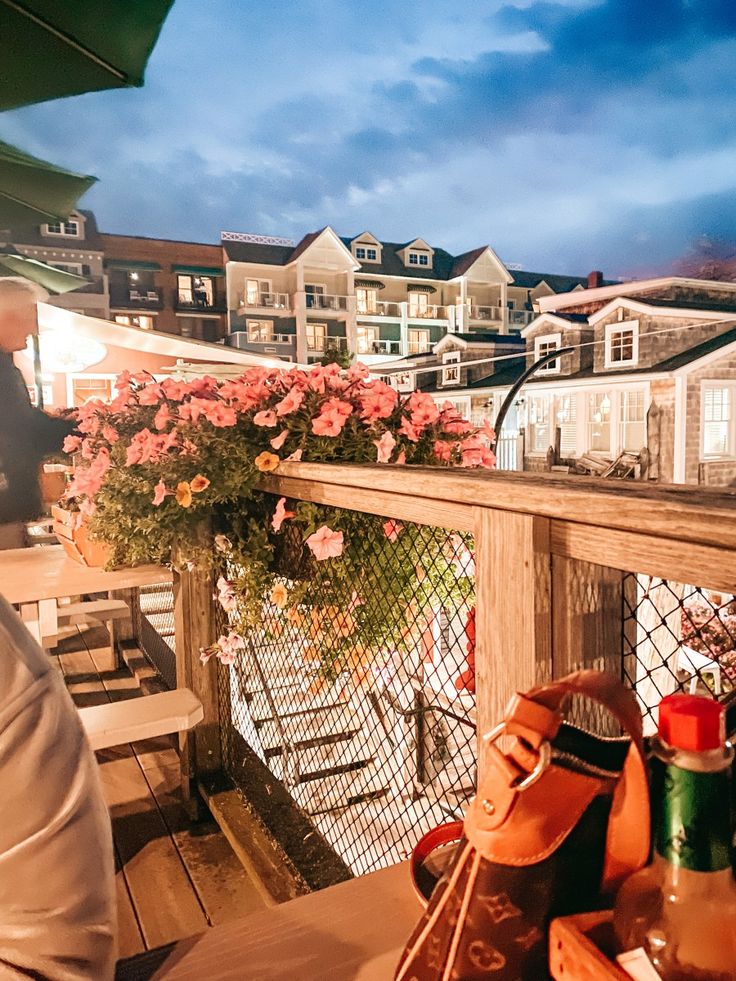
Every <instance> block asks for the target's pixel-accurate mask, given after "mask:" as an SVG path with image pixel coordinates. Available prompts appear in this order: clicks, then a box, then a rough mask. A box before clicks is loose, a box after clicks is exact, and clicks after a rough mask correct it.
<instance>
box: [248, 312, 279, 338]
mask: <svg viewBox="0 0 736 981" xmlns="http://www.w3.org/2000/svg"><path fill="white" fill-rule="evenodd" d="M251 328H253V333H254V334H258V335H259V336H257V337H256V336H251ZM245 333H246V335H247V337H248V343H249V344H272V343H273V320H260V319H255V318H252V317H248V318H247V319H246V321H245ZM264 334H267V335H268V336H267V337H265V336H263V335H264Z"/></svg>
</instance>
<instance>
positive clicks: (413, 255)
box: [409, 252, 429, 266]
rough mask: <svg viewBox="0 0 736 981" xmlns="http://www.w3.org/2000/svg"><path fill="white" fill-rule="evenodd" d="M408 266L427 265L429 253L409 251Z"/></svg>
mask: <svg viewBox="0 0 736 981" xmlns="http://www.w3.org/2000/svg"><path fill="white" fill-rule="evenodd" d="M409 265H410V266H429V254H428V253H427V252H410V253H409Z"/></svg>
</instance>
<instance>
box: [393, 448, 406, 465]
mask: <svg viewBox="0 0 736 981" xmlns="http://www.w3.org/2000/svg"><path fill="white" fill-rule="evenodd" d="M394 463H395V464H396V465H397V466H399V467H403V466H404V464H405V463H406V450H402V451H401V452H400V453H399V455H398V456H397V457H396V459H395V460H394Z"/></svg>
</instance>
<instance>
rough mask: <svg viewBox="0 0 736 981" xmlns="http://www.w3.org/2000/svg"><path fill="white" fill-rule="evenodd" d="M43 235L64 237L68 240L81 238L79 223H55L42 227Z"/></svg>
mask: <svg viewBox="0 0 736 981" xmlns="http://www.w3.org/2000/svg"><path fill="white" fill-rule="evenodd" d="M41 234H42V235H64V236H65V237H67V238H79V222H78V221H53V222H50V223H49V224H48V225H42V226H41Z"/></svg>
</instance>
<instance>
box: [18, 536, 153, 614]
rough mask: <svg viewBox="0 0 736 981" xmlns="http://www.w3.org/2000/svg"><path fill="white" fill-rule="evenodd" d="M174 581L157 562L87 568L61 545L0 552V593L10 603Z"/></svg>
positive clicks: (30, 601)
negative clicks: (123, 566) (132, 565)
mask: <svg viewBox="0 0 736 981" xmlns="http://www.w3.org/2000/svg"><path fill="white" fill-rule="evenodd" d="M171 581H172V573H171V571H170V570H169V569H165V568H164V567H163V566H158V565H141V566H136V567H135V568H132V569H115V570H114V571H113V572H105V571H104V570H102V569H93V568H88V567H87V566H84V565H82V564H81V563H79V562H75V561H74V560H73V559H70V558H69V557H68V555H67V554H66V552H65V551H64V549H63V548H62V546H61V545H44V546H42V547H41V548H13V549H5V550H3V551H0V595H2V596H4V597H5V599H6V600H7V601H8V602H9V603H35V602H37V601H38V600H43V599H59V598H60V597H62V596H77V595H81V594H83V593H102V592H104V591H106V590H108V589H129V588H132V587H133V586H152V585H155V584H157V583H166V582H171Z"/></svg>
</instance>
